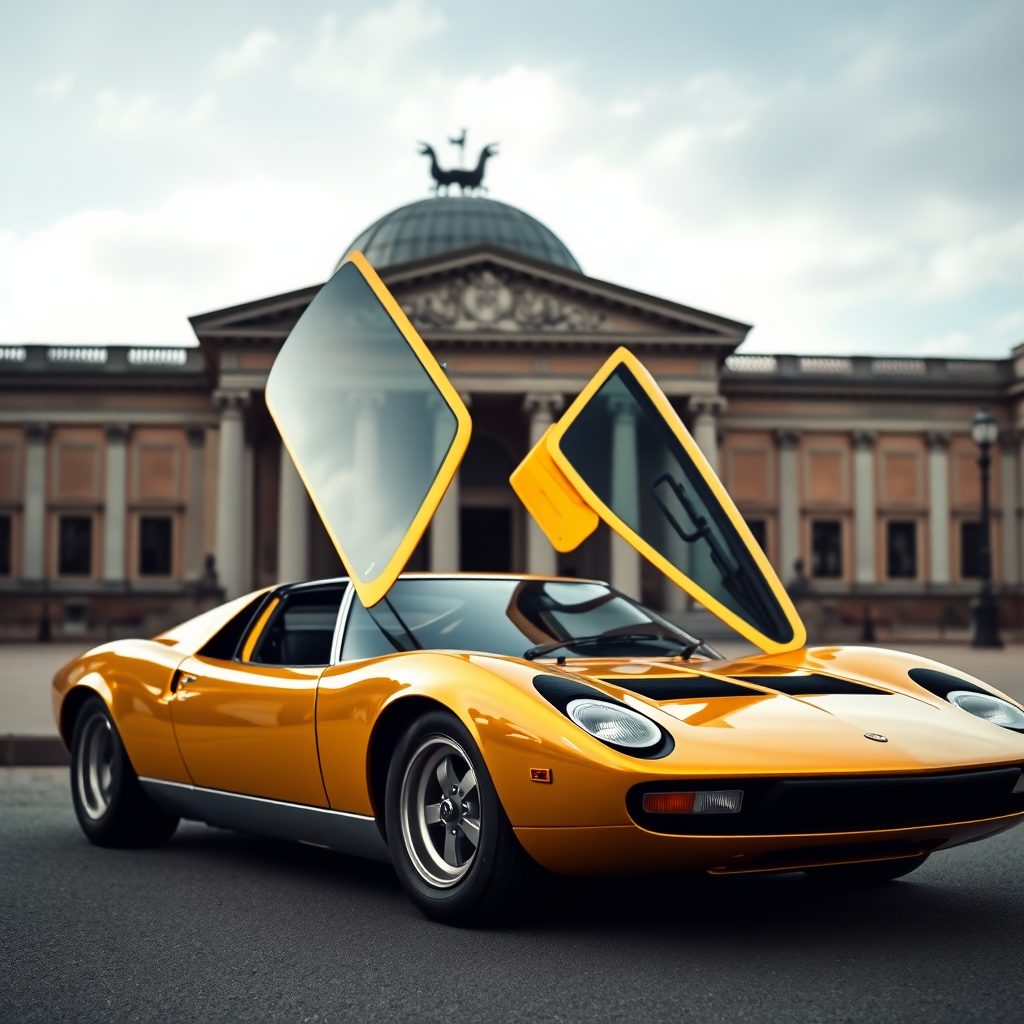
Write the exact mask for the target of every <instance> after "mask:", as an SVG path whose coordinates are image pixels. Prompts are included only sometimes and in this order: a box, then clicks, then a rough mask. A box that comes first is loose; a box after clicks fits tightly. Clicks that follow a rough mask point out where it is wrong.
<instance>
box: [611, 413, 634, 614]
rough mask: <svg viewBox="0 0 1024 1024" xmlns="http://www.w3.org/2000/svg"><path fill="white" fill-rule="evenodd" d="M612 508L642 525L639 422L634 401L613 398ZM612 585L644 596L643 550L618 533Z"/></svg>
mask: <svg viewBox="0 0 1024 1024" xmlns="http://www.w3.org/2000/svg"><path fill="white" fill-rule="evenodd" d="M611 411H612V415H613V417H614V420H613V423H612V495H611V497H612V500H611V507H612V511H613V512H614V513H615V514H616V515H617V516H618V517H619V518H620V519H621V520H622V521H623V522H624V523H626V525H627V526H631V527H633V528H634V529H636V530H639V528H640V494H639V488H638V478H637V470H638V466H637V450H636V422H635V421H634V419H633V405H632V404H631V403H626V402H623V403H622V404H619V403H618V402H615V401H613V402H612V403H611ZM611 545H612V547H611V563H612V586H613V587H615V588H616V589H617V590H621V591H622V593H624V594H626V595H627V596H628V597H632V598H633V599H634V600H637V601H639V600H640V553H639V552H638V551H637V550H636V548H634V547H633V546H632V545H631V544H628V543H626V541H624V540H623V539H622V538H621V537H620V536H619V535H618V534H617V533H614V532H613V533H612V539H611Z"/></svg>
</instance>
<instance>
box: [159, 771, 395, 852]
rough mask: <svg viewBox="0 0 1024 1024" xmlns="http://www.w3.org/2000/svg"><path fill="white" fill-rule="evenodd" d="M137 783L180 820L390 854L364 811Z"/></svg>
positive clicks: (347, 849) (161, 783) (345, 849)
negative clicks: (331, 808)
mask: <svg viewBox="0 0 1024 1024" xmlns="http://www.w3.org/2000/svg"><path fill="white" fill-rule="evenodd" d="M139 782H141V783H142V788H143V789H144V790H145V791H146V793H147V794H148V795H149V796H150V797H152V798H153V800H155V801H156V802H157V803H158V804H160V805H161V806H163V807H165V808H167V809H168V810H171V811H173V812H174V813H175V814H180V815H181V816H182V817H183V818H189V819H191V820H193V821H205V822H206V823H207V824H208V825H216V826H218V827H219V828H231V829H237V830H238V831H239V832H253V833H255V834H257V835H263V836H273V837H274V838H276V839H290V840H293V841H296V842H300V843H307V844H309V845H312V846H323V847H327V848H328V849H331V850H337V851H338V852H339V853H347V854H350V855H351V856H353V857H366V858H369V859H370V860H377V861H382V862H383V863H385V864H390V863H391V854H390V852H389V850H388V848H387V844H386V843H385V842H384V840H383V839H381V836H380V831H379V830H378V828H377V822H376V819H374V818H371V817H369V816H367V815H365V814H350V813H348V812H347V811H331V810H327V809H326V808H323V807H310V806H308V805H306V804H292V803H287V802H286V801H284V800H268V799H267V798H266V797H261V796H246V795H245V794H243V793H228V792H225V791H224V790H221V789H205V788H203V787H202V786H190V785H187V784H185V783H181V782H165V781H164V780H163V779H144V778H140V779H139Z"/></svg>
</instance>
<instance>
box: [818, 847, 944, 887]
mask: <svg viewBox="0 0 1024 1024" xmlns="http://www.w3.org/2000/svg"><path fill="white" fill-rule="evenodd" d="M927 859H928V854H927V853H922V854H921V855H920V856H917V857H900V858H899V860H872V861H867V862H866V863H863V864H835V865H832V866H828V867H820V868H809V869H808V871H807V874H808V875H809V876H810V877H811V878H813V879H814V880H815V881H818V882H823V883H825V884H827V885H837V886H857V885H878V884H879V883H881V882H892V881H894V880H895V879H897V878H902V877H903V876H904V875H909V874H910V872H911V871H916V870H917V869H918V868H919V867H920V866H921V865H922V864H923V863H924V862H925V861H926V860H927Z"/></svg>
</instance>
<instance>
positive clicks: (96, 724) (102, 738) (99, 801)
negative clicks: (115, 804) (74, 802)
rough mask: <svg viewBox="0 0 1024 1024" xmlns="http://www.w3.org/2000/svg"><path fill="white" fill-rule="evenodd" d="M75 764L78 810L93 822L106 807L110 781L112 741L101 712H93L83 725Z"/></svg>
mask: <svg viewBox="0 0 1024 1024" xmlns="http://www.w3.org/2000/svg"><path fill="white" fill-rule="evenodd" d="M76 762H77V763H76V765H75V775H76V783H77V785H78V797H79V800H80V802H81V805H82V809H83V810H84V811H85V813H86V814H87V815H88V816H89V817H90V818H92V819H93V820H94V821H96V820H98V819H100V818H102V817H103V815H104V814H106V813H107V809H108V808H109V807H110V799H111V789H112V786H113V779H114V737H113V733H112V731H111V728H110V722H109V721H108V719H107V716H106V715H104V714H103V712H101V711H96V712H95V713H94V714H92V715H90V716H89V719H88V721H86V723H85V724H84V725H83V727H82V738H81V740H80V742H79V744H78V750H77V752H76Z"/></svg>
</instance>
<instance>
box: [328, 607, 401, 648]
mask: <svg viewBox="0 0 1024 1024" xmlns="http://www.w3.org/2000/svg"><path fill="white" fill-rule="evenodd" d="M378 607H381V606H380V605H378ZM395 650H396V648H395V646H394V644H392V643H391V642H390V641H389V640H388V638H387V637H386V636H385V635H384V634H383V633H382V632H381V631H380V627H379V626H378V625H377V623H375V622H374V621H373V619H372V618H371V617H370V613H369V612H368V611H367V610H366V609H365V608H364V607H363V605H362V602H361V601H360V600H359V598H358V597H357V598H355V599H354V600H353V601H352V607H351V608H350V609H349V613H348V622H347V623H346V624H345V638H344V640H342V644H341V660H342V661H362V659H363V658H381V657H383V656H384V655H385V654H394V653H395Z"/></svg>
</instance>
